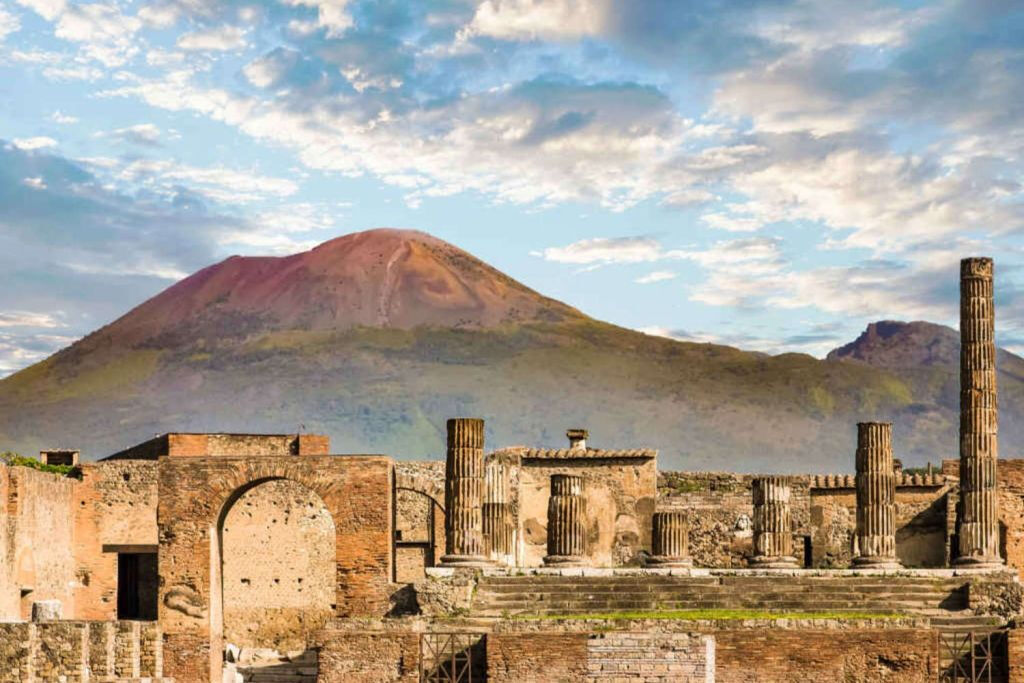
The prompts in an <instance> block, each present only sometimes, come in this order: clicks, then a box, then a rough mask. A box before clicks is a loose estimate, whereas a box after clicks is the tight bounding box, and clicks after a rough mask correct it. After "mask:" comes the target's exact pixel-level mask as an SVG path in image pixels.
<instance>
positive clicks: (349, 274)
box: [0, 229, 1024, 472]
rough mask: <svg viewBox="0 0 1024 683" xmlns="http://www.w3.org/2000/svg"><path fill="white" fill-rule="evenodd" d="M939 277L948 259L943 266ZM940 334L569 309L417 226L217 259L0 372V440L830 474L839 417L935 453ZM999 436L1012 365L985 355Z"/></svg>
mask: <svg viewBox="0 0 1024 683" xmlns="http://www.w3.org/2000/svg"><path fill="white" fill-rule="evenodd" d="M951 276H952V277H955V274H953V275H951ZM957 341H958V340H957V335H956V333H955V332H954V331H953V330H950V329H949V328H945V327H941V326H938V325H931V324H929V323H891V322H884V323H876V324H873V325H872V326H870V327H869V328H868V330H867V331H866V332H865V333H864V335H862V336H861V337H860V338H859V339H858V340H857V341H855V342H853V343H852V344H850V345H847V346H844V347H842V348H841V349H837V350H836V351H834V352H832V353H831V354H829V357H828V359H826V360H817V359H815V358H812V357H810V356H806V355H802V354H783V355H780V356H765V355H763V354H758V353H751V352H745V351H741V350H738V349H734V348H730V347H726V346H718V345H713V344H695V343H687V342H678V341H673V340H669V339H662V338H659V337H652V336H647V335H644V334H641V333H639V332H636V331H632V330H627V329H623V328H620V327H616V326H614V325H610V324H607V323H604V322H600V321H598V320H594V319H592V318H589V317H587V316H586V315H584V314H583V313H581V312H579V311H577V310H575V309H573V308H571V307H569V306H567V305H565V304H563V303H560V302H558V301H555V300H552V299H549V298H546V297H544V296H542V295H540V294H538V293H537V292H534V291H533V290H531V289H529V288H527V287H525V286H524V285H522V284H520V283H518V282H516V281H515V280H513V279H512V278H509V277H508V276H506V275H504V274H502V273H500V272H499V271H497V270H496V269H494V268H492V267H491V266H488V265H487V264H485V263H483V262H482V261H480V260H479V259H476V258H475V257H473V256H472V255H470V254H468V253H466V252H464V251H462V250H460V249H458V248H456V247H454V246H452V245H450V244H448V243H446V242H443V241H441V240H438V239H436V238H434V237H431V236H429V235H426V234H424V233H420V232H414V231H399V230H384V229H382V230H371V231H367V232H362V233H356V234H353V235H347V236H344V237H341V238H338V239H335V240H332V241H330V242H326V243H324V244H322V245H320V246H319V247H317V248H315V249H313V250H311V251H308V252H304V253H301V254H296V255H293V256H288V257H281V258H263V257H261V258H247V257H246V258H243V257H232V258H229V259H227V260H225V261H223V262H221V263H218V264H216V265H213V266H210V267H208V268H206V269H204V270H201V271H199V272H198V273H196V274H194V275H192V276H190V277H188V278H186V279H185V280H182V281H181V282H179V283H177V284H175V285H174V286H172V287H170V288H168V289H167V290H165V291H164V292H162V293H161V294H159V295H157V296H156V297H154V298H152V299H150V300H149V301H147V302H145V303H143V304H142V305H140V306H138V307H137V308H135V309H134V310H132V311H130V312H129V313H127V314H126V315H125V316H123V317H122V318H120V319H118V320H116V321H114V322H113V323H111V324H110V325H107V326H106V327H103V328H101V329H99V330H97V331H96V332H94V333H92V334H91V335H89V336H87V337H85V338H84V339H82V340H80V341H78V342H77V343H75V344H73V345H72V346H70V347H68V348H67V349H64V350H62V351H60V352H58V353H57V354H55V355H53V356H51V357H50V358H48V359H46V360H44V361H42V362H40V363H37V364H36V365H34V366H31V367H29V368H26V369H25V370H22V371H21V372H19V373H16V374H14V375H12V376H10V377H8V378H6V379H4V380H0V449H4V448H12V449H16V450H20V451H21V452H23V453H32V452H34V451H36V450H38V449H39V448H40V447H44V446H52V445H65V446H75V447H80V448H82V450H83V453H84V454H85V455H86V456H87V457H98V456H102V455H105V454H108V453H111V452H113V451H115V450H117V449H119V448H122V447H124V446H126V445H130V444H132V443H135V442H137V441H141V440H143V439H145V438H148V437H149V436H151V435H152V434H153V433H156V432H163V431H174V430H180V431H271V430H273V431H293V430H299V429H302V430H308V431H322V432H326V433H328V434H330V435H331V437H332V440H333V446H334V450H335V451H336V452H383V453H389V454H392V455H394V456H396V457H399V458H423V457H440V456H441V455H442V454H443V451H444V434H443V427H444V420H445V419H446V418H448V417H451V416H455V415H476V416H481V417H484V418H486V420H487V428H488V431H487V439H488V447H497V446H505V445H512V444H538V445H544V444H547V445H552V444H561V443H562V442H563V441H564V439H565V437H564V430H565V429H566V428H567V427H574V426H583V427H588V428H589V429H590V431H591V442H592V443H593V444H595V445H598V446H602V447H627V446H651V447H654V448H659V449H661V451H662V459H661V466H662V467H663V468H666V469H670V468H680V469H682V468H685V469H713V470H716V469H717V470H726V469H732V470H741V471H793V472H800V471H822V472H824V471H851V470H852V467H853V448H854V437H855V427H854V423H855V422H856V421H858V420H866V419H887V420H893V421H894V422H895V423H896V433H895V438H896V449H897V456H898V457H902V458H903V460H904V463H905V464H906V465H908V466H910V465H914V464H923V463H924V462H925V461H926V460H929V459H930V460H931V461H933V462H937V461H938V460H940V459H942V458H948V457H955V455H956V449H957V446H956V424H957V423H956V410H957V374H956V366H957V358H956V355H957ZM999 361H1000V370H1001V372H1000V382H1001V384H1000V392H1001V393H1000V397H1001V409H1002V411H1001V412H1002V432H1001V433H1002V435H1003V441H1002V449H1003V453H1004V454H1011V453H1013V452H1014V451H1016V450H1019V446H1020V445H1021V444H1022V443H1024V432H1022V431H1021V429H1020V428H1019V427H1017V425H1020V424H1021V421H1020V420H1019V419H1018V418H1019V416H1020V415H1021V413H1022V409H1024V359H1021V358H1019V357H1017V356H1014V355H1012V354H1009V353H1006V352H1002V353H1001V354H1000V356H999Z"/></svg>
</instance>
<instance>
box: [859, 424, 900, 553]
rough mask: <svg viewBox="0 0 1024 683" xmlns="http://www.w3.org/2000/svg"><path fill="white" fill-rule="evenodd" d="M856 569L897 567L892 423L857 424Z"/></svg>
mask: <svg viewBox="0 0 1024 683" xmlns="http://www.w3.org/2000/svg"><path fill="white" fill-rule="evenodd" d="M856 467H857V482H856V484H857V536H856V541H857V549H858V554H857V557H855V558H854V560H853V563H854V565H855V566H858V567H875V568H879V567H888V568H896V567H899V566H900V565H899V561H898V560H897V559H896V502H895V499H896V474H895V470H894V469H893V463H892V424H891V423H888V422H861V423H859V424H858V425H857V455H856Z"/></svg>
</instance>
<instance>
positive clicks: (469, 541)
mask: <svg viewBox="0 0 1024 683" xmlns="http://www.w3.org/2000/svg"><path fill="white" fill-rule="evenodd" d="M483 495H484V421H483V420H480V419H477V418H472V417H459V418H455V419H452V420H448V454H447V458H446V460H445V470H444V503H445V516H444V533H445V555H444V557H442V558H441V564H443V565H447V566H449V567H478V566H482V565H486V564H487V558H486V555H485V546H484V532H483V512H482V505H483Z"/></svg>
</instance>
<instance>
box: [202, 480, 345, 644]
mask: <svg viewBox="0 0 1024 683" xmlns="http://www.w3.org/2000/svg"><path fill="white" fill-rule="evenodd" d="M222 547H223V560H224V564H223V566H224V575H223V581H224V593H223V598H224V638H225V639H226V640H227V642H229V643H233V644H235V645H237V646H239V647H243V648H268V649H273V650H278V651H280V652H285V651H288V650H303V649H305V648H306V643H307V641H308V638H309V636H310V635H311V634H312V633H313V632H314V631H316V630H318V629H320V628H321V627H322V626H323V625H324V623H325V622H326V621H327V619H328V618H329V617H330V616H331V615H332V614H333V609H332V608H333V604H334V600H335V576H334V522H333V521H332V520H331V513H330V512H329V511H328V510H327V508H326V507H325V506H324V503H323V501H322V500H320V498H319V497H318V496H317V495H316V494H315V493H313V492H312V491H310V490H309V489H307V488H305V487H303V486H301V485H300V484H297V483H295V482H293V481H288V480H276V481H268V482H266V483H264V484H259V485H258V486H255V487H253V488H251V489H249V490H248V491H246V492H245V493H244V494H243V495H242V496H241V497H240V498H239V499H238V500H237V501H235V503H234V505H232V506H231V509H230V510H228V513H227V516H226V517H225V518H224V527H223V537H222Z"/></svg>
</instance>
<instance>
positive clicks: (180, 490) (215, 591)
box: [157, 456, 394, 681]
mask: <svg viewBox="0 0 1024 683" xmlns="http://www.w3.org/2000/svg"><path fill="white" fill-rule="evenodd" d="M158 473H159V474H158V476H159V484H158V486H159V497H158V499H159V503H158V506H159V508H158V515H157V520H158V527H159V536H160V604H159V610H160V611H159V620H160V624H161V625H162V626H163V628H164V632H165V634H166V635H165V638H166V641H167V652H168V656H167V661H166V670H167V672H168V675H170V676H173V677H175V678H177V679H179V680H183V681H207V680H211V676H212V675H214V674H213V672H217V673H218V675H219V669H220V653H221V651H222V646H223V642H222V639H221V634H222V630H221V629H222V626H223V617H224V615H223V614H222V613H221V605H222V594H221V588H222V582H221V580H220V576H219V571H220V566H221V562H220V560H221V558H220V551H221V547H220V543H218V536H219V535H220V533H219V530H220V529H221V524H222V522H223V515H224V514H225V513H226V511H227V510H229V509H230V507H231V505H232V504H233V503H234V502H235V500H237V499H238V498H239V496H241V495H242V494H243V493H244V492H245V491H246V490H248V489H249V488H251V487H252V486H254V485H259V484H262V483H264V482H267V481H272V480H280V479H285V480H290V481H293V482H295V483H297V484H300V485H302V486H303V487H305V488H306V489H308V490H310V491H312V492H314V493H315V494H316V495H317V496H318V497H319V498H320V499H321V500H322V501H323V502H324V505H325V506H326V508H327V509H328V510H329V511H330V514H331V518H332V519H333V521H334V527H335V538H334V548H335V549H336V553H337V555H336V568H335V575H334V577H335V579H334V580H335V583H334V588H335V598H334V601H333V604H334V605H335V610H334V611H335V615H336V616H338V617H352V616H382V615H383V614H385V613H386V612H387V611H388V607H389V596H390V594H391V592H392V591H391V590H390V588H391V576H392V564H391V560H392V536H393V528H392V516H393V515H392V492H393V487H394V481H393V476H392V461H391V459H390V458H387V457H383V456H305V457H301V458H296V457H293V456H283V457H270V456H264V457H259V458H246V457H231V456H218V457H210V458H173V457H168V458H161V459H160V460H159V464H158ZM198 491H201V492H203V495H196V492H198ZM211 570H212V571H211ZM211 574H213V580H212V581H211Z"/></svg>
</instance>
